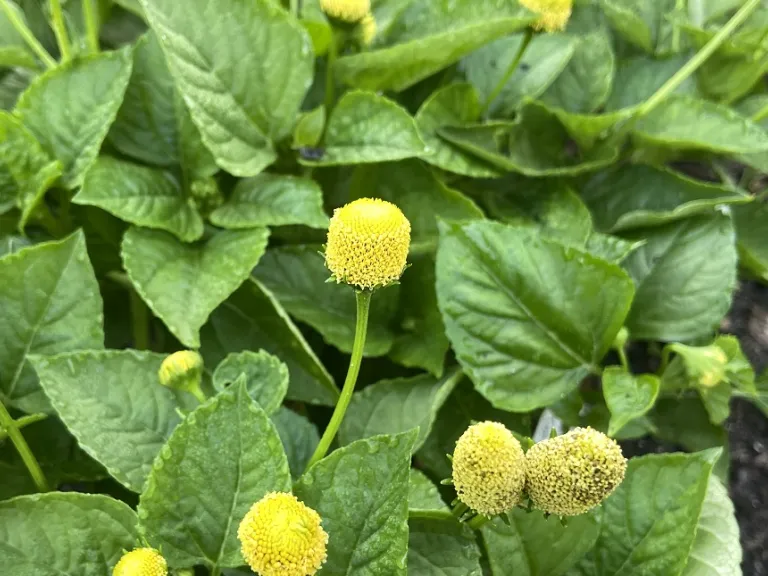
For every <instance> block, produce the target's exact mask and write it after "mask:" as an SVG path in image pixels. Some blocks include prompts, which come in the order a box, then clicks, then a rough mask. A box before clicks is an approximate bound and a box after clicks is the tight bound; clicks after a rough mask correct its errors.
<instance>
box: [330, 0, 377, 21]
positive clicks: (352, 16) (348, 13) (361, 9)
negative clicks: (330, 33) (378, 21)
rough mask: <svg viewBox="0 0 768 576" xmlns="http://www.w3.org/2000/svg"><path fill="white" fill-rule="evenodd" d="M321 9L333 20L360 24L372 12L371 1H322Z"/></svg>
mask: <svg viewBox="0 0 768 576" xmlns="http://www.w3.org/2000/svg"><path fill="white" fill-rule="evenodd" d="M320 8H322V9H323V12H325V13H326V14H328V16H330V17H331V18H337V19H339V20H343V21H344V22H359V21H360V20H362V19H363V17H364V16H365V15H366V14H368V13H369V12H370V11H371V0H320Z"/></svg>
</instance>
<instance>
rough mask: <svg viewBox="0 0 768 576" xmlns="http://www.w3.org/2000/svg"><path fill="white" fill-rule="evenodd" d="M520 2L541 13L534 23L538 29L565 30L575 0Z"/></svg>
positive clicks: (549, 30)
mask: <svg viewBox="0 0 768 576" xmlns="http://www.w3.org/2000/svg"><path fill="white" fill-rule="evenodd" d="M520 4H522V5H523V6H525V7H526V8H528V10H531V11H533V12H536V13H537V14H539V15H540V17H539V19H538V21H537V22H536V23H535V24H534V25H533V27H534V28H536V29H537V30H546V31H547V32H557V31H559V30H564V29H565V25H566V24H568V19H569V18H570V17H571V11H572V10H573V0H520Z"/></svg>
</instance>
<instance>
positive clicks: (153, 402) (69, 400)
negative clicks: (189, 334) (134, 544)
mask: <svg viewBox="0 0 768 576" xmlns="http://www.w3.org/2000/svg"><path fill="white" fill-rule="evenodd" d="M164 358H165V356H163V355H162V354H154V353H151V352H137V351H134V350H120V351H118V350H103V351H87V352H71V353H68V354H60V355H58V356H36V357H34V358H33V359H32V364H33V366H34V368H35V370H36V371H37V374H38V376H39V377H40V384H41V386H42V387H43V390H45V393H46V394H47V395H48V398H50V400H51V404H52V405H53V408H54V409H55V410H56V412H57V413H58V415H59V416H60V417H61V420H62V421H63V422H64V424H66V426H67V428H69V430H70V432H72V434H73V435H74V436H75V438H77V440H78V442H79V443H80V446H81V447H82V448H83V450H85V451H86V452H87V453H88V454H89V455H90V456H91V457H92V458H94V459H95V460H97V461H98V462H100V463H101V464H103V465H104V467H105V468H106V469H107V471H108V472H109V473H110V474H111V475H112V476H113V477H114V478H115V479H116V480H117V481H118V482H120V483H121V484H123V485H124V486H125V487H126V488H128V489H129V490H132V491H134V492H140V491H141V488H142V486H143V485H144V480H145V479H146V478H147V475H148V474H149V471H150V469H151V467H152V461H153V460H154V459H155V456H156V455H157V453H158V452H159V451H160V448H161V447H162V446H163V444H165V441H166V440H167V439H168V437H169V436H170V435H171V432H172V431H173V429H174V428H175V427H176V425H177V424H178V423H179V415H178V414H177V412H176V411H177V409H178V408H180V407H181V406H182V404H180V402H179V400H177V399H176V396H174V394H173V392H171V390H170V389H168V388H164V387H163V386H161V385H160V382H159V380H158V376H157V373H158V371H159V370H160V364H162V362H163V359H164Z"/></svg>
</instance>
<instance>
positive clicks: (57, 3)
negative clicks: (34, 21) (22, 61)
mask: <svg viewBox="0 0 768 576" xmlns="http://www.w3.org/2000/svg"><path fill="white" fill-rule="evenodd" d="M51 28H53V33H54V34H55V35H56V42H57V43H58V45H59V52H61V59H62V60H63V61H64V62H66V61H67V60H70V59H71V58H72V44H70V42H69V34H68V33H67V25H66V24H65V23H64V14H63V12H62V11H61V0H51Z"/></svg>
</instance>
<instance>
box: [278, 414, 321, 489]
mask: <svg viewBox="0 0 768 576" xmlns="http://www.w3.org/2000/svg"><path fill="white" fill-rule="evenodd" d="M272 424H274V425H275V428H276V429H277V433H278V434H279V435H280V440H281V441H282V443H283V449H284V450H285V454H286V456H288V466H289V467H290V468H291V477H292V478H293V479H294V480H297V479H298V478H299V477H300V476H301V475H302V474H303V473H304V470H305V469H306V467H307V464H309V460H310V458H312V454H313V453H314V452H315V448H317V445H318V444H319V442H320V435H319V434H318V433H317V428H316V427H315V425H314V424H312V422H310V421H309V420H307V418H306V417H304V416H302V415H301V414H297V413H296V412H294V411H293V410H289V409H288V408H285V407H281V408H280V409H279V410H278V411H277V412H275V413H274V414H272Z"/></svg>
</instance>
